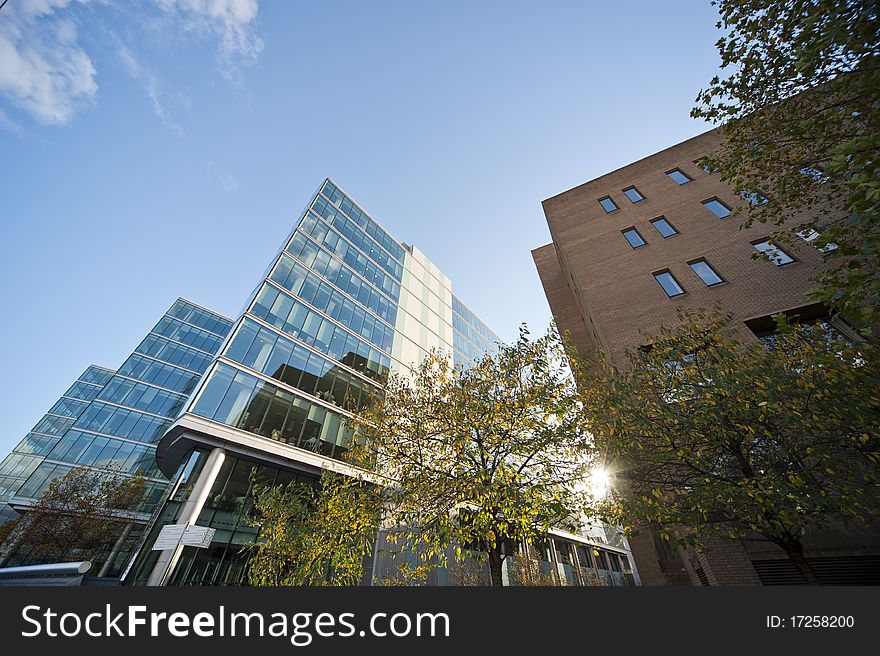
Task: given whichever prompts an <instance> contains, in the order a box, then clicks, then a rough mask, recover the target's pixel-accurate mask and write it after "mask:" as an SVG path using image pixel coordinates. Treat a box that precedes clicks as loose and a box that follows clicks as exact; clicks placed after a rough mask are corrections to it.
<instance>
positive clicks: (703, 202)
mask: <svg viewBox="0 0 880 656" xmlns="http://www.w3.org/2000/svg"><path fill="white" fill-rule="evenodd" d="M713 202H714V203H718V204H719V205H721V206H722V207H724V208H726V209H727V214H725V215H724V216H719V215H718V214H716V213H715V212H714V211H713V210H711V209H710V208H709V203H713ZM700 204H701V205H702V206H703V207H704V208H706V211H708V212H709V213H710V214H712V216H714V217H715V218H716V219H718V220H719V221H723V220H724V219H729V218H730V217H731V215H732V214H733V208H732V207H730V206H729V205H728V204H727V203H725V202H724V201H723V200H721V199H720V198H718V196H712V197H711V198H706V199H704V200H701V201H700Z"/></svg>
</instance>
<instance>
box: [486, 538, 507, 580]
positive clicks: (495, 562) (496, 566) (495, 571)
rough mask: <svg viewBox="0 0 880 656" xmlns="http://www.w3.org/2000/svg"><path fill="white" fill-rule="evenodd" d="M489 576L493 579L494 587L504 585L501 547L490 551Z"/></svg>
mask: <svg viewBox="0 0 880 656" xmlns="http://www.w3.org/2000/svg"><path fill="white" fill-rule="evenodd" d="M489 574H490V575H491V577H492V585H493V586H496V585H497V586H501V585H504V581H503V579H502V576H501V548H500V547H496V548H495V549H490V550H489Z"/></svg>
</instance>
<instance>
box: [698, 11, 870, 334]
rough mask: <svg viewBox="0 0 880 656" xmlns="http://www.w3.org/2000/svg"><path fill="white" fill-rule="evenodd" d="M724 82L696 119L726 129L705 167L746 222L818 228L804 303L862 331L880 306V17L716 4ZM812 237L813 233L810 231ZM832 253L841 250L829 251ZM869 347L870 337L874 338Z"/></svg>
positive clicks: (712, 89)
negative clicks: (812, 302) (736, 200)
mask: <svg viewBox="0 0 880 656" xmlns="http://www.w3.org/2000/svg"><path fill="white" fill-rule="evenodd" d="M713 4H717V5H718V7H719V10H720V13H721V21H720V22H719V23H718V25H717V27H718V28H719V29H724V30H725V31H726V34H725V36H724V37H723V38H721V39H720V40H719V41H718V43H717V45H718V50H719V52H720V54H721V66H722V68H723V69H732V73H730V74H729V75H728V76H727V77H723V78H722V77H715V78H714V79H713V80H712V81H711V83H710V85H709V87H708V88H707V89H705V90H702V91H700V93H699V95H698V96H697V103H698V105H697V106H696V107H695V108H694V109H693V110H692V112H691V115H692V116H694V117H695V118H704V119H706V120H708V121H711V122H713V123H718V124H722V125H723V128H722V130H723V135H724V142H723V145H722V146H721V148H720V149H719V151H718V152H716V153H714V154H713V155H712V156H710V157H709V158H708V159H707V165H708V166H710V167H711V168H713V169H715V170H717V171H719V172H720V174H721V176H722V178H723V179H724V180H726V181H727V182H729V183H730V184H731V185H732V186H733V187H734V189H736V190H738V191H740V192H741V193H743V195H744V196H746V197H748V198H751V199H752V200H754V201H758V202H754V203H750V204H747V205H745V206H744V207H745V208H746V209H745V212H746V218H745V224H746V225H751V224H752V223H753V222H755V221H759V222H767V223H769V224H775V225H779V226H782V225H785V226H786V228H785V229H784V230H782V229H781V230H780V231H779V233H778V234H777V235H776V238H777V239H780V240H785V239H788V238H791V233H792V230H793V231H802V230H810V229H816V230H817V231H818V232H820V235H819V237H818V239H816V241H814V242H812V243H813V244H814V245H816V246H818V247H821V248H824V249H826V253H825V257H826V258H828V259H829V260H830V261H829V267H828V268H827V270H825V271H824V272H823V273H821V274H820V275H819V277H818V278H817V280H816V282H817V287H816V288H815V289H814V290H813V291H812V296H813V297H815V298H816V299H817V300H821V301H823V302H824V303H825V304H826V305H828V306H829V307H832V308H834V309H835V310H837V311H839V312H841V313H844V314H846V315H847V316H849V317H851V318H853V319H855V320H857V321H860V322H862V323H863V324H864V330H865V334H869V331H870V327H871V324H875V323H876V322H877V320H878V315H877V307H878V300H880V276H878V270H880V266H878V265H880V262H878V257H880V227H878V225H880V222H878V218H880V169H878V158H877V156H876V155H877V152H878V150H880V148H878V147H880V102H878V101H880V20H878V14H877V5H876V3H875V2H871V1H868V0H718V1H717V2H713ZM810 234H811V236H812V233H810ZM834 245H836V246H837V248H833V246H834ZM872 339H874V338H873V337H872Z"/></svg>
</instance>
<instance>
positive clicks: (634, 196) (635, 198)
mask: <svg viewBox="0 0 880 656" xmlns="http://www.w3.org/2000/svg"><path fill="white" fill-rule="evenodd" d="M623 195H624V196H626V197H627V198H629V199H630V200H631V201H632V202H634V203H638V202H639V201H640V200H645V197H644V196H642V194H641V193H640V192H639V190H638V189H636V188H635V187H627V188H626V189H624V190H623Z"/></svg>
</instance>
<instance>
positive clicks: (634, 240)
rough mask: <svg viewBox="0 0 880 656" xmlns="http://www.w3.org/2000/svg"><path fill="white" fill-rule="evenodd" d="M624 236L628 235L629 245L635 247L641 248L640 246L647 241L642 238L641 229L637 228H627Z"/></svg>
mask: <svg viewBox="0 0 880 656" xmlns="http://www.w3.org/2000/svg"><path fill="white" fill-rule="evenodd" d="M623 236H624V237H626V240H627V241H628V242H629V245H630V246H632V247H633V248H639V247H640V246H644V245H645V244H646V243H647V242H645V240H644V239H642V236H641V235H640V234H639V231H638V230H636V229H635V228H627V229H626V230H624V231H623Z"/></svg>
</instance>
